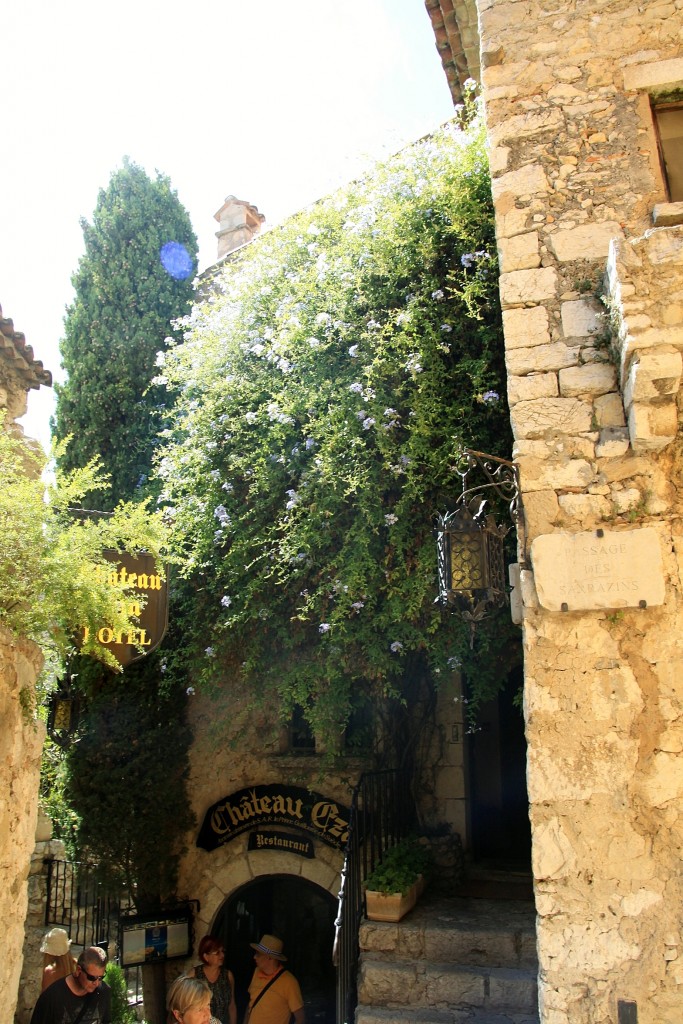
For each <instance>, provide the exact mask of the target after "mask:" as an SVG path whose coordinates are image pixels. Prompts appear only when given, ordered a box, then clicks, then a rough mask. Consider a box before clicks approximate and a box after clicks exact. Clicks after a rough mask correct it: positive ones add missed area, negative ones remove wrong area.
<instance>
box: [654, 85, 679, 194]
mask: <svg viewBox="0 0 683 1024" xmlns="http://www.w3.org/2000/svg"><path fill="white" fill-rule="evenodd" d="M652 113H653V116H654V122H655V128H656V130H657V143H658V146H659V157H660V160H661V162H662V169H663V171H664V178H665V181H666V186H667V192H668V198H669V202H671V203H682V202H683V101H680V100H679V101H677V102H676V103H658V104H655V105H654V106H653V108H652Z"/></svg>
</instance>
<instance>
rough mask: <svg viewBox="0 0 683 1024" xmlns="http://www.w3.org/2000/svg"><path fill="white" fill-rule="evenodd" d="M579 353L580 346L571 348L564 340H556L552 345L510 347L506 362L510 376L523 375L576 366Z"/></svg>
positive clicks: (506, 354)
mask: <svg viewBox="0 0 683 1024" xmlns="http://www.w3.org/2000/svg"><path fill="white" fill-rule="evenodd" d="M579 354H580V349H579V348H570V347H569V346H568V345H565V343H564V342H563V341H556V342H554V343H553V344H551V345H537V346H536V347H535V348H517V349H509V350H508V351H506V353H505V364H506V366H507V371H508V375H509V376H523V375H524V374H527V373H534V372H536V373H541V372H547V371H549V370H562V369H563V368H565V367H567V366H576V364H577V363H578V361H579Z"/></svg>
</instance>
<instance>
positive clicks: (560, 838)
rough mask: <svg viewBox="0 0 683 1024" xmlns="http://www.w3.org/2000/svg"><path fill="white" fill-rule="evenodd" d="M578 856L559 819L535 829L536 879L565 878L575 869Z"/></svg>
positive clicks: (533, 859)
mask: <svg viewBox="0 0 683 1024" xmlns="http://www.w3.org/2000/svg"><path fill="white" fill-rule="evenodd" d="M575 864H576V854H575V853H574V850H573V848H572V844H571V842H570V841H569V838H568V837H567V835H566V833H565V832H564V830H563V828H562V824H561V822H560V819H559V818H553V819H551V820H550V821H547V822H545V823H544V824H542V825H538V826H537V827H536V828H535V829H534V845H533V851H532V868H533V873H534V878H536V879H538V880H539V881H544V880H546V879H550V878H563V877H565V876H566V875H567V874H569V873H570V872H572V871H573V870H574V869H575Z"/></svg>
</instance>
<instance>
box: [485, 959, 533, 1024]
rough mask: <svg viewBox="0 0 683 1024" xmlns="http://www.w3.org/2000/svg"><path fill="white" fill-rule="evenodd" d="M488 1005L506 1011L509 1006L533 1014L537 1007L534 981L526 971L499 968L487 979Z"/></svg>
mask: <svg viewBox="0 0 683 1024" xmlns="http://www.w3.org/2000/svg"><path fill="white" fill-rule="evenodd" d="M489 1005H490V1006H491V1007H492V1008H493V1009H500V1010H508V1009H509V1008H510V1007H511V1006H514V1007H516V1008H517V1009H520V1010H524V1011H526V1012H527V1013H533V1012H535V1011H536V1009H537V1007H538V991H537V986H536V979H535V978H534V977H532V976H530V975H529V973H528V972H526V971H517V970H514V969H513V968H506V967H503V968H500V969H499V970H497V971H495V972H492V973H491V976H490V979H489Z"/></svg>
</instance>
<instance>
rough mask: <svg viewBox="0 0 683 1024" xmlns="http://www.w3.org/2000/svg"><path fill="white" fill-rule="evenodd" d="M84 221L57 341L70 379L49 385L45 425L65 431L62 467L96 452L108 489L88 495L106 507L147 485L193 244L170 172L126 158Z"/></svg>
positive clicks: (186, 302)
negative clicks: (161, 373)
mask: <svg viewBox="0 0 683 1024" xmlns="http://www.w3.org/2000/svg"><path fill="white" fill-rule="evenodd" d="M81 226H82V229H83V238H84V242H85V252H84V254H83V256H82V257H81V260H80V262H79V265H78V269H77V270H76V273H75V274H74V275H73V278H72V283H73V285H74V288H75V297H74V300H73V302H72V303H71V305H70V306H69V307H68V308H67V313H66V318H65V333H64V338H63V340H62V343H61V354H62V365H63V367H64V369H65V370H66V371H67V373H68V380H67V381H66V383H64V384H57V385H56V388H55V390H56V393H57V407H56V415H55V417H54V418H53V421H52V428H53V434H54V436H55V437H56V438H57V439H58V440H62V439H63V438H65V437H67V436H69V435H71V438H72V439H71V442H70V444H69V447H68V449H67V452H66V455H65V456H64V457H63V458H62V459H61V460H60V466H61V467H62V468H64V469H73V468H75V467H77V466H83V465H85V464H86V463H87V461H88V460H89V459H90V458H92V457H93V456H94V455H100V456H101V457H102V459H103V462H104V468H105V470H106V471H107V472H108V473H109V474H110V476H111V484H112V486H111V491H110V492H109V494H108V495H106V496H105V495H104V494H103V493H98V494H97V495H94V496H93V500H94V502H95V501H96V502H98V503H99V507H100V508H102V509H104V507H105V505H106V508H107V510H108V509H109V508H112V507H113V506H114V505H115V504H116V502H117V501H118V500H119V499H123V498H133V497H135V496H136V495H139V494H141V493H143V492H144V490H145V483H146V480H147V477H148V475H149V467H150V463H151V456H152V451H153V448H154V445H155V442H156V437H157V434H158V432H159V429H160V424H161V415H162V412H163V404H164V403H165V402H167V401H168V395H167V393H166V392H165V391H163V390H161V389H160V388H159V387H158V386H157V385H155V384H154V383H153V379H154V376H155V373H156V361H157V358H158V353H160V352H163V351H164V350H165V349H166V347H167V344H168V341H167V339H168V338H169V337H172V336H173V329H172V326H171V323H172V321H173V320H175V319H176V318H177V317H180V316H183V315H184V314H185V313H186V312H188V310H189V306H190V302H191V299H192V279H193V276H194V270H195V268H196V252H197V241H196V238H195V235H194V232H193V230H192V225H191V223H190V218H189V216H188V214H187V211H186V210H185V209H184V207H183V206H182V204H181V203H180V201H179V200H178V197H177V195H176V193H175V192H174V191H173V190H172V189H171V184H170V181H169V179H168V178H167V177H165V176H163V175H161V174H157V176H156V178H155V179H154V180H152V179H150V178H149V177H148V175H147V174H146V173H145V171H144V169H143V168H142V167H138V166H137V165H136V164H134V163H132V162H131V161H130V160H128V159H127V158H126V159H125V160H124V162H123V166H122V168H121V169H120V170H117V171H115V172H114V174H112V176H111V180H110V182H109V185H108V186H107V188H105V189H101V190H100V193H99V197H98V200H97V205H96V207H95V212H94V215H93V219H92V223H88V222H87V221H86V220H82V221H81Z"/></svg>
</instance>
